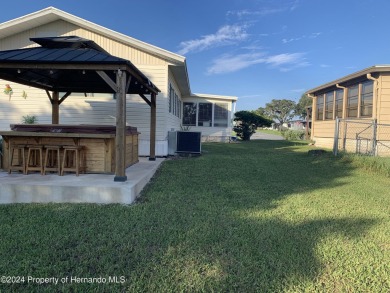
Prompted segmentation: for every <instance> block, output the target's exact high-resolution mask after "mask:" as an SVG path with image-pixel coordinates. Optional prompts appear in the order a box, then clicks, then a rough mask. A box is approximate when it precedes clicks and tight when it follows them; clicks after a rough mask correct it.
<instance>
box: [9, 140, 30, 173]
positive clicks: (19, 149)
mask: <svg viewBox="0 0 390 293" xmlns="http://www.w3.org/2000/svg"><path fill="white" fill-rule="evenodd" d="M25 151H26V146H25V145H21V144H15V145H10V148H9V156H8V157H9V158H10V160H9V166H8V174H11V172H12V171H22V172H23V174H26V154H25ZM15 152H16V153H17V154H18V158H17V159H18V160H17V162H16V163H15V164H14V156H15Z"/></svg>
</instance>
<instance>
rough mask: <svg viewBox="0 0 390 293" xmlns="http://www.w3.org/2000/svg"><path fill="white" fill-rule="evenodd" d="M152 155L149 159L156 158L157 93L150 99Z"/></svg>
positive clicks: (153, 159)
mask: <svg viewBox="0 0 390 293" xmlns="http://www.w3.org/2000/svg"><path fill="white" fill-rule="evenodd" d="M150 102H151V103H150V156H149V161H155V160H156V94H155V93H152V94H151V101H150Z"/></svg>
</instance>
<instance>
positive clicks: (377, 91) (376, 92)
mask: <svg viewBox="0 0 390 293" xmlns="http://www.w3.org/2000/svg"><path fill="white" fill-rule="evenodd" d="M367 78H368V79H369V80H372V81H373V82H374V86H375V97H373V102H374V101H375V113H372V114H373V115H372V118H373V121H372V126H373V134H372V154H373V155H374V156H375V155H376V154H377V149H376V148H377V123H378V119H377V118H378V108H379V107H378V95H379V86H378V84H379V81H378V78H374V77H372V75H371V73H367ZM373 94H374V91H373ZM373 106H374V105H373ZM372 108H373V109H374V107H372Z"/></svg>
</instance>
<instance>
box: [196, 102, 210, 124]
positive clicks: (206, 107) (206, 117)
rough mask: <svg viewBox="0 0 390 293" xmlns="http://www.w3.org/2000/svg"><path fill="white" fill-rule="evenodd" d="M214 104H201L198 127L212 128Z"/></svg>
mask: <svg viewBox="0 0 390 293" xmlns="http://www.w3.org/2000/svg"><path fill="white" fill-rule="evenodd" d="M212 115H213V104H211V103H199V114H198V126H205V127H210V126H211V122H212V119H213V116H212Z"/></svg>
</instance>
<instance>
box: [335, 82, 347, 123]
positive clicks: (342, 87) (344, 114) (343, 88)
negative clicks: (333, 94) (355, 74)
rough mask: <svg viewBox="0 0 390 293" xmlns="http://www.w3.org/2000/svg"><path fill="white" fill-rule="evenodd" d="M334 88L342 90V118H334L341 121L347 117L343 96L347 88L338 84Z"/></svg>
mask: <svg viewBox="0 0 390 293" xmlns="http://www.w3.org/2000/svg"><path fill="white" fill-rule="evenodd" d="M336 87H337V88H338V89H342V90H343V111H342V116H343V117H336V118H339V119H343V118H345V117H346V116H347V115H346V113H345V112H346V103H347V97H346V95H345V90H346V89H347V87H345V86H341V85H340V84H338V83H336Z"/></svg>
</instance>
